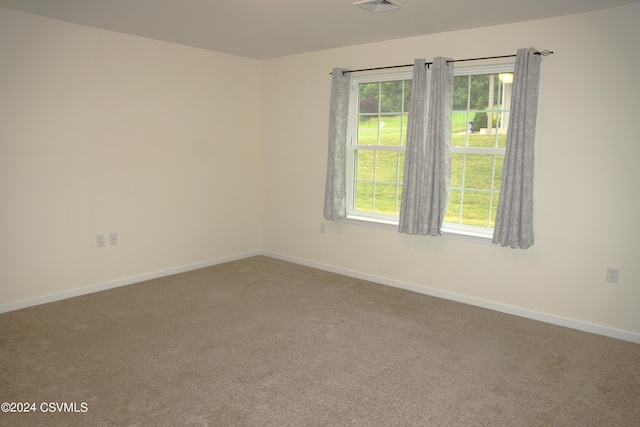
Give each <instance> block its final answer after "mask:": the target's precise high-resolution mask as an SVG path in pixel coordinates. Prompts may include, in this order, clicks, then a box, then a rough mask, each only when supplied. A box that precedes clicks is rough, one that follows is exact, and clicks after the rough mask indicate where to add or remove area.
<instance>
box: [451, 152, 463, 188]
mask: <svg viewBox="0 0 640 427" xmlns="http://www.w3.org/2000/svg"><path fill="white" fill-rule="evenodd" d="M464 156H465V155H464V154H460V153H452V154H451V187H458V188H460V187H462V166H463V164H464V163H463V162H464Z"/></svg>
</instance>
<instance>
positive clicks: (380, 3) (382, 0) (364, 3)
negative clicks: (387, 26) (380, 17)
mask: <svg viewBox="0 0 640 427" xmlns="http://www.w3.org/2000/svg"><path fill="white" fill-rule="evenodd" d="M353 4H354V6H359V7H361V8H363V9H367V10H368V11H369V12H373V13H377V12H386V11H387V10H393V9H400V8H401V7H402V6H401V5H400V4H399V3H396V2H395V1H390V0H360V1H356V2H354V3H353Z"/></svg>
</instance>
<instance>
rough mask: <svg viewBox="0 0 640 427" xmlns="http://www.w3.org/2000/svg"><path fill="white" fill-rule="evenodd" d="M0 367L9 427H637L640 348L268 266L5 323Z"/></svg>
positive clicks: (119, 292) (148, 287) (287, 266)
mask: <svg viewBox="0 0 640 427" xmlns="http://www.w3.org/2000/svg"><path fill="white" fill-rule="evenodd" d="M0 354H1V361H0V367H1V368H2V369H1V372H0V401H2V402H13V403H14V405H12V408H10V409H14V410H16V411H17V410H18V409H21V410H22V412H3V413H0V425H3V426H4V425H6V426H76V425H77V426H209V427H213V426H581V427H584V426H639V425H640V345H638V344H634V343H629V342H625V341H620V340H616V339H612V338H607V337H603V336H599V335H594V334H589V333H585V332H580V331H576V330H572V329H567V328H563V327H559V326H554V325H550V324H546V323H542V322H537V321H533V320H529V319H524V318H520V317H516V316H511V315H507V314H503V313H498V312H494V311H491V310H485V309H481V308H478V307H473V306H469V305H465V304H460V303H456V302H451V301H447V300H442V299H438V298H433V297H429V296H426V295H421V294H416V293H412V292H409V291H404V290H400V289H395V288H391V287H387V286H382V285H378V284H374V283H371V282H367V281H363V280H358V279H354V278H350V277H345V276H341V275H337V274H333V273H329V272H326V271H321V270H317V269H313V268H309V267H304V266H300V265H296V264H292V263H288V262H284V261H280V260H275V259H271V258H267V257H253V258H248V259H243V260H239V261H234V262H230V263H226V264H221V265H217V266H214V267H209V268H204V269H201V270H196V271H191V272H188V273H184V274H179V275H175V276H170V277H164V278H160V279H154V280H150V281H147V282H143V283H138V284H135V285H130V286H125V287H121V288H115V289H111V290H108V291H103V292H98V293H94V294H89V295H84V296H80V297H76V298H71V299H67V300H63V301H58V302H54V303H50V304H43V305H39V306H35V307H30V308H26V309H23V310H17V311H13V312H9V313H4V314H1V315H0ZM25 404H27V405H25ZM25 407H27V408H28V409H29V410H30V411H29V412H24V410H25ZM5 409H6V407H5V406H4V405H3V411H4V410H5Z"/></svg>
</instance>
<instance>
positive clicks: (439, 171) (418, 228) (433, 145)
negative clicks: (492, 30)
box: [398, 57, 453, 236]
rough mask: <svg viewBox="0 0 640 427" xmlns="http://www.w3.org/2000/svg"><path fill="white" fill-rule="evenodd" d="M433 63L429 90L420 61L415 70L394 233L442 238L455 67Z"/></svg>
mask: <svg viewBox="0 0 640 427" xmlns="http://www.w3.org/2000/svg"><path fill="white" fill-rule="evenodd" d="M447 61H450V59H449V58H442V57H438V58H434V60H433V71H432V76H431V85H430V88H427V73H428V70H427V67H426V65H425V60H424V59H416V60H415V63H414V67H413V86H412V89H411V107H410V109H409V123H408V128H407V147H406V154H405V164H404V179H403V187H402V203H401V206H400V218H399V225H398V231H399V232H401V233H406V234H420V235H426V236H440V235H442V223H443V222H444V217H445V214H446V212H447V207H448V205H449V186H450V182H451V149H450V146H451V114H452V109H453V62H447Z"/></svg>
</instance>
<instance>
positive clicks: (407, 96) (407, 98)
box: [402, 80, 413, 113]
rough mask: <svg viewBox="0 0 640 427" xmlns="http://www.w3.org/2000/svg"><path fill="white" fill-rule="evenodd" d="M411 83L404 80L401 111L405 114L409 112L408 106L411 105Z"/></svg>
mask: <svg viewBox="0 0 640 427" xmlns="http://www.w3.org/2000/svg"><path fill="white" fill-rule="evenodd" d="M412 83H413V81H412V80H404V108H403V109H402V111H403V112H405V113H408V112H409V106H410V105H411V87H412Z"/></svg>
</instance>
